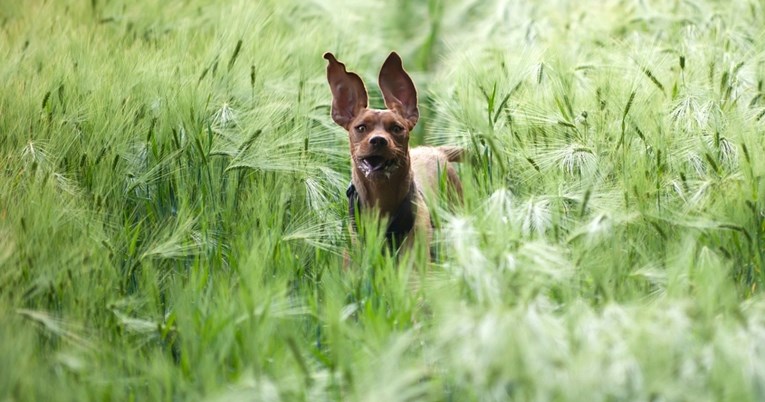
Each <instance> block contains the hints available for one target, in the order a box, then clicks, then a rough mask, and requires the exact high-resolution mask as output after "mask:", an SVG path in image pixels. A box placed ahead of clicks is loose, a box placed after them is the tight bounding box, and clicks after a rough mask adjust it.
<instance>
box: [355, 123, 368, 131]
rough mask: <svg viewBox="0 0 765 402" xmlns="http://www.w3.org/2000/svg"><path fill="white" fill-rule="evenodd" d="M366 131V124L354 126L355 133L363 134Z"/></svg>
mask: <svg viewBox="0 0 765 402" xmlns="http://www.w3.org/2000/svg"><path fill="white" fill-rule="evenodd" d="M366 131H367V125H366V124H359V125H358V126H356V132H357V133H363V132H366Z"/></svg>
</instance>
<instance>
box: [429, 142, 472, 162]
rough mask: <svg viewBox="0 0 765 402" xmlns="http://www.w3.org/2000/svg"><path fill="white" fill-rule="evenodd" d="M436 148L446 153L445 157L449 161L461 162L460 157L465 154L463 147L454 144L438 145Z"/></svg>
mask: <svg viewBox="0 0 765 402" xmlns="http://www.w3.org/2000/svg"><path fill="white" fill-rule="evenodd" d="M436 149H438V150H439V151H441V153H443V154H444V155H446V159H448V160H449V162H462V158H463V157H464V155H465V148H462V147H457V146H454V145H442V146H440V147H436Z"/></svg>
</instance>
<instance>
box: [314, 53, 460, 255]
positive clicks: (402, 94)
mask: <svg viewBox="0 0 765 402" xmlns="http://www.w3.org/2000/svg"><path fill="white" fill-rule="evenodd" d="M324 58H325V59H327V60H328V61H329V64H328V65H327V80H328V81H329V86H330V89H331V90H332V98H333V99H332V119H333V120H334V121H335V122H336V123H337V124H338V125H340V126H341V127H343V128H344V129H346V130H347V131H348V138H349V140H350V152H351V177H352V178H351V182H352V185H353V186H354V187H355V190H356V192H357V193H358V202H359V204H360V207H361V208H363V209H373V210H374V211H377V212H378V213H379V217H380V218H381V219H388V218H390V217H391V216H392V215H394V214H396V212H397V211H399V210H400V208H401V205H402V203H403V202H406V200H411V202H412V203H413V204H414V205H415V212H414V213H415V219H414V225H413V226H412V228H411V230H410V231H409V233H408V234H407V236H406V239H407V240H406V241H405V243H404V246H405V247H411V244H412V241H413V238H414V237H415V236H414V234H415V233H414V232H415V231H422V232H424V233H423V234H425V238H426V239H427V240H428V242H429V241H430V238H431V231H432V226H431V221H430V213H429V211H428V208H427V205H426V204H425V202H424V199H423V193H425V194H426V195H433V194H436V193H437V192H438V189H439V181H440V177H439V174H441V173H442V172H444V171H445V172H446V179H447V182H448V184H449V187H450V189H452V191H453V193H454V195H455V196H456V197H455V198H460V199H461V197H462V185H461V183H460V181H459V177H458V176H457V173H456V171H455V170H454V167H453V166H452V165H451V164H450V163H449V162H457V161H459V160H460V159H461V158H462V154H463V151H462V149H461V148H459V147H452V146H442V147H416V148H412V149H410V148H409V133H410V132H411V130H412V129H414V127H415V125H416V124H417V121H418V119H419V110H418V108H417V91H416V89H415V87H414V83H413V82H412V79H411V78H410V77H409V75H408V74H407V73H406V71H404V68H403V65H402V62H401V58H400V57H399V56H398V54H396V53H395V52H393V53H391V54H390V56H388V58H387V59H386V60H385V63H383V66H382V68H381V70H380V76H379V85H380V89H381V90H382V93H383V98H384V100H385V106H386V108H387V109H383V110H378V109H369V108H368V105H367V99H368V96H367V92H366V89H365V88H364V83H363V81H362V80H361V78H360V77H359V76H358V75H356V74H354V73H351V72H348V71H346V69H345V65H344V64H343V63H341V62H339V61H337V59H336V58H335V56H334V55H332V53H326V54H325V55H324ZM413 189H414V194H411V192H412V191H413ZM351 219H353V217H351Z"/></svg>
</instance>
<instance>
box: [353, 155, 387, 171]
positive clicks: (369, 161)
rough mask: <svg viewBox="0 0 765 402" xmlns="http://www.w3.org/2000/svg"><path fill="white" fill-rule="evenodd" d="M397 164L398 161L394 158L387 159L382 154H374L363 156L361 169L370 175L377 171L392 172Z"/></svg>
mask: <svg viewBox="0 0 765 402" xmlns="http://www.w3.org/2000/svg"><path fill="white" fill-rule="evenodd" d="M395 164H396V161H395V160H394V159H385V158H384V157H382V156H378V155H373V156H367V157H365V158H361V159H360V160H359V169H361V171H362V172H363V173H364V175H365V176H369V175H370V174H372V173H377V172H385V173H390V171H391V169H393V168H394V167H395Z"/></svg>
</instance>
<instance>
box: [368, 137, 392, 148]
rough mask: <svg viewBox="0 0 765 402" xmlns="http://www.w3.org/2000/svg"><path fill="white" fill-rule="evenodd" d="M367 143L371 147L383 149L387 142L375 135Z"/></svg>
mask: <svg viewBox="0 0 765 402" xmlns="http://www.w3.org/2000/svg"><path fill="white" fill-rule="evenodd" d="M369 143H370V144H372V146H373V147H384V146H386V145H388V140H386V139H385V137H381V136H379V135H376V136H374V137H372V138H370V139H369Z"/></svg>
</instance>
